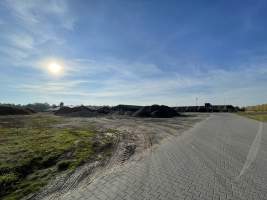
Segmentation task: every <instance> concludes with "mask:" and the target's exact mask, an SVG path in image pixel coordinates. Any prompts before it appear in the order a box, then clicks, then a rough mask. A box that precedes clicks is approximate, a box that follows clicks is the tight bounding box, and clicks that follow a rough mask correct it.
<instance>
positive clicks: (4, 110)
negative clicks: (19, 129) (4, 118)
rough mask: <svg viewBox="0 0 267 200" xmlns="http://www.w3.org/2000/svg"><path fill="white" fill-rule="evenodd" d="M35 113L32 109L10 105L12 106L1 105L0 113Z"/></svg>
mask: <svg viewBox="0 0 267 200" xmlns="http://www.w3.org/2000/svg"><path fill="white" fill-rule="evenodd" d="M33 113H35V112H34V111H33V110H31V109H28V108H26V109H24V108H17V107H10V106H0V115H30V114H33Z"/></svg>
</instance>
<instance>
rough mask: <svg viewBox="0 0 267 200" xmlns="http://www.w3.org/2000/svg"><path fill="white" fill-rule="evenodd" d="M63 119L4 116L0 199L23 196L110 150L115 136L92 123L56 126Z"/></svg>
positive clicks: (0, 141)
mask: <svg viewBox="0 0 267 200" xmlns="http://www.w3.org/2000/svg"><path fill="white" fill-rule="evenodd" d="M61 120H62V119H60V118H57V117H54V116H42V115H36V116H30V117H25V116H24V118H22V117H19V118H16V117H10V118H5V119H2V118H1V119H0V152H1V154H0V199H5V200H16V199H21V198H22V197H24V196H26V195H28V194H30V193H33V192H36V191H38V190H40V188H42V187H43V186H45V185H46V184H47V183H48V182H49V180H51V178H53V177H54V176H55V175H57V174H58V173H61V172H62V171H66V170H67V171H68V172H72V171H73V170H74V169H76V168H77V166H79V165H81V164H83V163H85V162H87V161H89V160H93V159H96V157H97V156H96V155H97V153H99V151H100V150H101V151H103V152H104V154H105V151H106V152H108V151H110V150H109V149H108V148H109V147H110V146H109V143H112V139H111V138H108V137H105V136H102V137H100V136H101V134H100V133H98V132H97V131H95V130H91V129H88V127H86V128H83V127H81V128H80V129H77V128H75V129H74V128H73V129H72V128H56V126H54V125H56V124H58V123H60V122H61ZM12 124H13V125H12ZM105 147H108V148H105Z"/></svg>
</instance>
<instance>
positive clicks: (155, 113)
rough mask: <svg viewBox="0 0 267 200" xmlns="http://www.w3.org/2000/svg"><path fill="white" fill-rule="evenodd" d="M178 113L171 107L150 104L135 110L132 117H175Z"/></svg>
mask: <svg viewBox="0 0 267 200" xmlns="http://www.w3.org/2000/svg"><path fill="white" fill-rule="evenodd" d="M179 115H180V114H179V113H178V112H176V111H175V110H174V109H173V108H170V107H168V106H164V105H161V106H159V105H152V106H145V107H143V108H140V109H139V110H138V111H136V112H135V113H134V114H133V116H134V117H155V118H170V117H176V116H179Z"/></svg>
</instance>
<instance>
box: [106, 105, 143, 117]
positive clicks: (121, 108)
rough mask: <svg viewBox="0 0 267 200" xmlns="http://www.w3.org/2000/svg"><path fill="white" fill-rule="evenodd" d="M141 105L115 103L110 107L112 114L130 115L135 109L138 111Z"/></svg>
mask: <svg viewBox="0 0 267 200" xmlns="http://www.w3.org/2000/svg"><path fill="white" fill-rule="evenodd" d="M140 108H142V106H135V105H117V106H114V107H112V108H111V113H112V114H118V115H132V114H133V113H135V112H136V111H138V110H139V109H140Z"/></svg>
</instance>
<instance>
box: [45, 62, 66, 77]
mask: <svg viewBox="0 0 267 200" xmlns="http://www.w3.org/2000/svg"><path fill="white" fill-rule="evenodd" d="M48 71H49V72H50V73H51V74H53V75H60V74H61V73H62V71H63V67H62V65H60V64H58V63H56V62H52V63H49V65H48Z"/></svg>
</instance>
